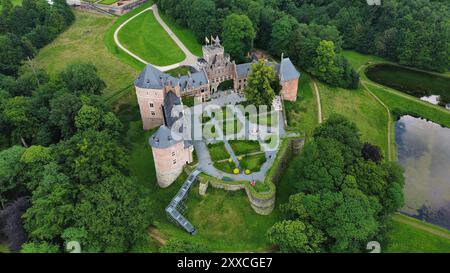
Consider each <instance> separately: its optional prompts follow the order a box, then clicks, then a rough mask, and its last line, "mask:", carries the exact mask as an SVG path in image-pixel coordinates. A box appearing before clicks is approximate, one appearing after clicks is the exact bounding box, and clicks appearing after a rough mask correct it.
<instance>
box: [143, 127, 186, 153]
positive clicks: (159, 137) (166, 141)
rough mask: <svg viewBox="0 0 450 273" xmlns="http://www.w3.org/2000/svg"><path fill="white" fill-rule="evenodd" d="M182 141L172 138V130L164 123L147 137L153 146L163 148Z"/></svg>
mask: <svg viewBox="0 0 450 273" xmlns="http://www.w3.org/2000/svg"><path fill="white" fill-rule="evenodd" d="M181 141H183V139H180V138H179V137H177V139H174V138H173V136H172V130H171V129H170V128H169V127H167V126H166V125H161V126H160V127H159V128H158V130H157V131H156V132H155V133H154V134H153V135H152V136H151V137H150V138H149V139H148V142H149V144H150V145H151V146H152V147H154V148H159V149H165V148H168V147H170V146H172V145H175V144H177V143H179V142H181Z"/></svg>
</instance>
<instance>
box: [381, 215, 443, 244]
mask: <svg viewBox="0 0 450 273" xmlns="http://www.w3.org/2000/svg"><path fill="white" fill-rule="evenodd" d="M391 227H392V230H391V232H390V233H389V235H388V246H387V248H386V252H394V253H405V252H419V253H424V252H425V253H426V252H429V253H441V252H445V253H450V239H449V238H450V232H449V231H448V230H446V229H443V228H439V227H436V226H433V225H431V224H428V223H425V222H422V221H419V220H416V219H414V218H411V217H408V216H405V215H401V214H395V215H393V216H392V220H391Z"/></svg>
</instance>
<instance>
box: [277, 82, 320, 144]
mask: <svg viewBox="0 0 450 273" xmlns="http://www.w3.org/2000/svg"><path fill="white" fill-rule="evenodd" d="M284 107H285V112H286V118H287V123H288V127H289V129H291V130H295V131H297V132H299V133H304V134H305V136H306V137H307V138H309V137H311V136H312V133H313V131H314V128H315V127H316V126H317V125H318V120H317V103H316V97H315V95H314V92H313V89H312V86H311V78H310V76H309V75H308V74H307V73H302V74H301V76H300V79H299V82H298V92H297V101H295V102H291V101H285V102H284Z"/></svg>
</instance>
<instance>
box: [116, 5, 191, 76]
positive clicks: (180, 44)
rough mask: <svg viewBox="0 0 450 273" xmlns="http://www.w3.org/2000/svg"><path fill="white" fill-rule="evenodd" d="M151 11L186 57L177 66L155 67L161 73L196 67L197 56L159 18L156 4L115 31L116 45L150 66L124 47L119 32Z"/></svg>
mask: <svg viewBox="0 0 450 273" xmlns="http://www.w3.org/2000/svg"><path fill="white" fill-rule="evenodd" d="M149 10H152V11H153V15H154V16H155V18H156V20H157V21H158V23H159V24H160V25H161V26H162V27H163V28H164V30H165V31H166V32H167V34H169V36H170V38H172V40H173V41H174V42H175V43H176V44H177V46H178V47H179V48H180V49H181V50H182V51H183V53H184V55H185V56H186V57H185V58H184V60H183V61H181V62H179V63H175V64H171V65H166V66H157V65H153V64H152V65H153V66H154V67H156V68H158V69H159V70H161V71H163V72H164V71H168V70H171V69H174V68H177V67H180V66H183V65H188V66H192V67H196V64H197V58H198V57H197V56H195V55H194V54H192V53H191V52H190V51H189V50H188V49H187V48H186V46H185V45H184V44H183V42H181V41H180V39H178V37H177V36H176V35H175V33H173V31H172V30H171V29H170V28H169V26H167V24H166V23H165V22H164V21H163V20H162V19H161V17H160V16H159V12H158V7H157V6H156V4H154V5H153V6H151V7H149V8H147V9H145V10H143V11H141V12H139V13H138V14H135V15H134V16H132V17H131V18H129V19H128V20H126V21H125V22H123V23H122V24H121V25H120V26H119V27H118V28H117V29H116V30H115V31H114V42H115V43H116V45H117V46H118V47H119V48H120V49H122V50H123V51H125V52H126V53H127V54H128V55H130V56H131V57H133V58H134V59H136V60H138V61H139V62H141V63H143V64H149V62H147V61H145V60H144V59H142V58H141V57H139V56H138V55H136V54H134V53H133V52H131V51H130V50H128V49H127V48H126V47H125V46H123V45H122V44H121V43H120V41H119V38H118V36H119V31H120V30H121V29H122V28H123V27H124V26H125V25H126V24H128V23H129V22H130V21H131V20H133V19H134V18H136V17H138V16H139V15H141V14H142V13H144V12H147V11H149Z"/></svg>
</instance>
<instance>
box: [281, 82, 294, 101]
mask: <svg viewBox="0 0 450 273" xmlns="http://www.w3.org/2000/svg"><path fill="white" fill-rule="evenodd" d="M281 86H282V89H281V95H282V96H283V99H285V100H288V101H296V100H297V92H298V90H297V89H298V79H295V80H290V81H285V82H284V83H282V85H281Z"/></svg>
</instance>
